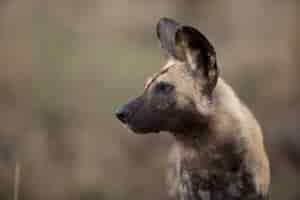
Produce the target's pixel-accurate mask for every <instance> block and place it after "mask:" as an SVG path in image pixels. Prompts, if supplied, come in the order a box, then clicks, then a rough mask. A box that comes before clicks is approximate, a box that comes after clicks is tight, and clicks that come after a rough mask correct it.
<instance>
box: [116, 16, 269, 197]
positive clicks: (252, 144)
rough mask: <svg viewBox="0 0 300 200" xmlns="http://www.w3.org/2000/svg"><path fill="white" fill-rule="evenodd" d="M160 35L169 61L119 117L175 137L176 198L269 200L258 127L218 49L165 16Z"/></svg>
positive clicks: (172, 173)
mask: <svg viewBox="0 0 300 200" xmlns="http://www.w3.org/2000/svg"><path fill="white" fill-rule="evenodd" d="M157 35H158V38H159V40H160V43H161V46H162V48H163V49H165V50H166V52H167V53H168V55H169V61H168V62H167V64H166V65H165V66H164V67H163V68H162V69H161V70H160V72H159V73H157V74H155V75H154V76H153V77H152V78H151V79H149V80H148V81H147V83H146V85H145V90H144V92H143V94H142V95H141V96H139V97H137V98H136V99H134V100H133V101H131V102H129V103H128V104H126V105H125V106H123V107H122V108H120V109H119V110H118V111H117V112H116V116H117V117H118V119H119V120H121V121H122V122H123V123H124V124H126V125H127V126H128V127H130V129H131V130H133V131H134V132H136V133H150V132H160V131H167V132H170V133H171V134H172V135H174V138H175V142H174V145H173V147H172V150H171V154H170V164H169V169H168V176H167V182H168V184H169V194H170V196H171V197H172V199H178V200H262V199H265V198H266V195H267V193H268V187H269V182H270V170H269V162H268V158H267V155H266V152H265V149H264V144H263V135H262V132H261V129H260V126H259V124H258V123H257V121H256V119H255V118H254V116H253V115H252V114H251V112H250V111H249V110H248V108H247V107H246V106H245V105H244V104H243V103H241V102H240V100H239V99H238V97H237V96H236V94H235V93H234V92H233V90H232V89H231V87H230V86H229V85H228V84H227V83H226V82H225V81H224V80H223V79H221V78H220V77H219V68H218V65H217V61H216V53H215V50H214V48H213V46H212V45H211V43H210V42H209V41H208V40H207V39H206V37H205V36H204V35H203V34H201V33H200V32H199V31H198V30H196V29H195V28H193V27H190V26H183V25H180V24H179V23H177V22H175V21H173V20H171V19H167V18H162V19H161V20H160V21H159V23H158V25H157Z"/></svg>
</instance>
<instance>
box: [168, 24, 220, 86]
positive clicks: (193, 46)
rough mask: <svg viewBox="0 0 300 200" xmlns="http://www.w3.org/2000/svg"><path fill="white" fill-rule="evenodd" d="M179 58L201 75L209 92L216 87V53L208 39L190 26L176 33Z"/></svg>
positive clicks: (217, 72)
mask: <svg viewBox="0 0 300 200" xmlns="http://www.w3.org/2000/svg"><path fill="white" fill-rule="evenodd" d="M174 38H175V46H176V52H177V58H179V59H180V60H181V61H184V62H186V63H187V64H188V65H187V66H188V67H189V68H190V69H191V70H192V71H193V72H195V74H199V75H201V78H202V79H204V80H205V81H206V82H207V83H206V87H205V88H204V89H205V90H207V91H208V92H211V91H212V89H213V88H214V87H215V85H216V83H217V79H218V75H219V70H218V67H217V62H216V52H215V49H214V48H213V46H212V45H211V43H210V42H209V41H208V39H207V38H206V37H205V36H204V35H203V34H202V33H200V32H199V31H198V30H197V29H195V28H193V27H189V26H182V27H180V28H179V29H178V30H177V32H176V33H175V36H174Z"/></svg>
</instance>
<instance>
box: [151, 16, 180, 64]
mask: <svg viewBox="0 0 300 200" xmlns="http://www.w3.org/2000/svg"><path fill="white" fill-rule="evenodd" d="M180 27H181V26H180V24H179V23H178V22H176V21H174V20H172V19H169V18H161V19H160V20H159V22H158V23H157V26H156V34H157V37H158V39H159V41H160V44H161V47H162V48H163V49H164V50H166V51H167V54H168V55H169V56H171V57H173V58H178V55H177V54H178V52H177V50H176V42H175V35H176V32H177V31H178V30H179V28H180Z"/></svg>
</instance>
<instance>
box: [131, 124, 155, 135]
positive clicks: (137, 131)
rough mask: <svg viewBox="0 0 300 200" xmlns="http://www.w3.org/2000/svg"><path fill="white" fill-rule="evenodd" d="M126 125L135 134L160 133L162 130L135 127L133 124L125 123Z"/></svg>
mask: <svg viewBox="0 0 300 200" xmlns="http://www.w3.org/2000/svg"><path fill="white" fill-rule="evenodd" d="M125 126H126V127H127V128H128V129H130V130H131V131H132V132H133V133H135V134H151V133H156V134H157V133H159V132H160V130H158V129H152V128H151V129H150V128H139V127H135V126H133V125H131V124H129V123H128V124H125Z"/></svg>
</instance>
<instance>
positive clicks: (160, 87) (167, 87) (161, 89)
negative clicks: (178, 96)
mask: <svg viewBox="0 0 300 200" xmlns="http://www.w3.org/2000/svg"><path fill="white" fill-rule="evenodd" d="M173 89H174V85H171V84H170V83H166V82H159V83H158V84H157V85H156V86H155V92H157V93H163V94H168V93H170V92H171V91H172V90H173Z"/></svg>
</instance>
